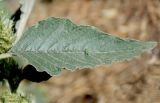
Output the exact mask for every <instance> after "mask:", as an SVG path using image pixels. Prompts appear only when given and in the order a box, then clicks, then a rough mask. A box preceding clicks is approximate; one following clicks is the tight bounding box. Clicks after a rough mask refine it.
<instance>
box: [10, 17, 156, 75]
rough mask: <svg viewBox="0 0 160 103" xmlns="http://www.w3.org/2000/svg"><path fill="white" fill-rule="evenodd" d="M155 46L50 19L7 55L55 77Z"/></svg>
mask: <svg viewBox="0 0 160 103" xmlns="http://www.w3.org/2000/svg"><path fill="white" fill-rule="evenodd" d="M155 45H156V43H155V42H144V41H137V40H130V39H121V38H119V37H115V36H112V35H109V34H107V33H104V32H102V31H100V30H98V29H96V28H95V27H92V26H81V25H80V26H77V25H75V24H74V23H72V22H71V21H70V20H68V19H65V18H54V17H52V18H48V19H46V20H43V21H40V22H39V23H38V24H36V25H34V26H32V27H30V28H29V29H28V30H27V31H26V32H25V33H24V35H23V36H22V38H21V39H20V40H19V41H18V43H17V44H16V45H15V46H14V47H13V48H12V49H11V51H10V52H12V53H14V54H16V55H18V56H22V57H24V58H26V59H27V60H28V62H29V63H30V64H32V65H33V66H35V67H36V68H37V70H38V71H47V72H48V73H49V74H53V75H56V74H59V72H60V71H61V70H62V68H67V69H69V70H75V69H78V68H84V67H93V66H96V65H100V64H110V63H112V62H114V61H122V60H130V59H132V58H133V57H135V56H137V55H139V54H140V53H142V52H144V51H149V50H151V49H152V48H153V47H154V46H155Z"/></svg>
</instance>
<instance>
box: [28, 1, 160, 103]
mask: <svg viewBox="0 0 160 103" xmlns="http://www.w3.org/2000/svg"><path fill="white" fill-rule="evenodd" d="M50 16H56V17H67V18H69V19H71V20H72V21H73V22H75V23H77V24H87V25H93V26H96V27H98V28H100V29H101V30H103V31H105V32H108V33H111V34H114V35H117V36H120V37H124V38H135V39H140V40H155V41H158V42H160V29H159V28H160V1H159V0H37V1H36V5H35V8H34V10H33V12H32V14H31V16H30V19H29V22H28V26H31V25H33V24H35V23H36V22H37V21H39V20H42V19H45V18H47V17H50ZM41 85H44V86H46V87H47V90H48V92H47V95H49V97H50V98H51V99H50V103H160V46H157V48H155V49H154V50H153V51H152V52H148V53H145V54H142V55H141V56H139V57H137V58H135V59H133V60H132V61H124V62H121V63H113V64H112V65H102V66H98V67H96V69H83V70H78V71H75V72H71V71H63V72H62V73H61V74H60V75H59V76H56V77H52V78H51V79H50V80H49V81H47V82H43V83H41Z"/></svg>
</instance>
